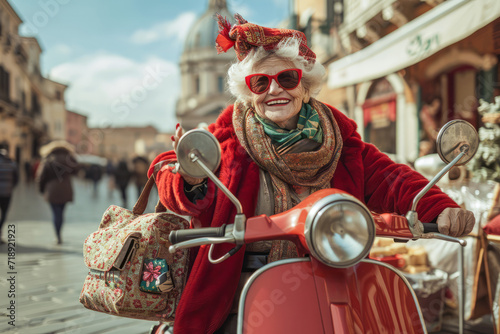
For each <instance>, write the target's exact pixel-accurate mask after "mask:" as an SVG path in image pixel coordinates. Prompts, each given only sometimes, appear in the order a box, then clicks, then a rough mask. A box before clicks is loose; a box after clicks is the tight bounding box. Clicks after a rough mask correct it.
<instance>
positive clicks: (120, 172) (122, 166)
mask: <svg viewBox="0 0 500 334" xmlns="http://www.w3.org/2000/svg"><path fill="white" fill-rule="evenodd" d="M131 177H132V173H131V172H130V170H129V169H128V165H127V161H125V160H120V162H118V166H116V169H115V184H116V186H117V187H118V189H120V193H121V196H122V201H123V207H124V208H126V207H127V187H128V184H129V182H130V178H131Z"/></svg>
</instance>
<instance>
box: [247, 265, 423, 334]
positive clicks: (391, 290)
mask: <svg viewBox="0 0 500 334" xmlns="http://www.w3.org/2000/svg"><path fill="white" fill-rule="evenodd" d="M238 333H239V334H242V333H245V334H251V333H264V334H265V333H325V334H327V333H328V334H333V333H363V334H365V333H425V323H424V321H423V318H422V313H421V311H420V307H419V305H418V301H417V299H416V296H415V293H414V292H413V290H412V289H411V286H410V285H409V283H408V281H407V280H406V279H405V278H404V277H403V276H402V275H401V274H400V272H399V271H397V270H395V269H394V268H392V267H390V266H388V265H385V264H383V263H380V262H377V261H373V260H364V261H362V262H360V263H358V264H357V265H356V266H353V267H351V268H345V269H344V268H343V269H339V268H331V267H327V266H325V265H324V264H322V263H321V262H318V261H317V260H315V259H314V258H297V259H287V260H281V261H277V262H273V263H271V264H268V265H266V266H265V267H263V268H261V269H259V270H258V271H256V272H255V273H254V274H253V275H252V276H251V277H250V279H249V280H248V282H247V284H246V285H245V288H244V289H243V292H242V294H241V297H240V303H239V311H238Z"/></svg>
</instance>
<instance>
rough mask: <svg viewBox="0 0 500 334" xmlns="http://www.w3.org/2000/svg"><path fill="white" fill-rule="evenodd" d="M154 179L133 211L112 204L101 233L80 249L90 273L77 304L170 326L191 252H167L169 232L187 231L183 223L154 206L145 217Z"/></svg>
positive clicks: (88, 238) (161, 207) (98, 232)
mask: <svg viewBox="0 0 500 334" xmlns="http://www.w3.org/2000/svg"><path fill="white" fill-rule="evenodd" d="M153 184H154V178H153V176H151V177H150V179H149V180H148V183H147V184H146V186H145V187H144V190H143V192H142V193H141V196H140V197H139V199H138V201H137V203H136V205H135V206H134V209H133V211H129V210H127V209H124V208H121V207H118V206H115V205H112V206H110V207H109V208H108V209H107V210H106V212H105V213H104V215H103V217H102V221H101V224H100V225H99V229H98V230H97V231H96V232H94V233H92V234H90V235H89V236H88V237H87V239H86V240H85V242H84V245H83V256H84V261H85V265H86V266H87V267H88V268H89V273H88V275H87V278H86V279H85V282H84V284H83V289H82V292H81V294H80V302H81V303H82V304H83V305H84V306H85V307H86V308H88V309H90V310H94V311H98V312H103V313H108V314H112V315H117V316H122V317H128V318H136V319H142V320H154V321H161V322H166V323H172V322H173V321H174V316H175V309H176V306H177V304H178V303H179V300H180V298H181V293H182V290H183V288H184V285H185V282H186V278H187V273H188V265H189V263H188V260H189V250H178V251H177V252H176V253H174V254H170V253H169V252H168V247H169V246H170V243H169V241H168V236H169V234H170V231H173V230H178V229H187V228H189V222H188V221H187V220H185V219H184V218H182V217H180V216H178V215H175V214H172V213H167V212H158V211H160V210H161V209H163V211H164V210H165V209H164V208H163V206H162V205H161V203H158V206H157V208H156V212H155V213H149V214H143V212H144V210H145V208H146V205H147V201H148V197H149V193H150V191H151V188H152V187H153Z"/></svg>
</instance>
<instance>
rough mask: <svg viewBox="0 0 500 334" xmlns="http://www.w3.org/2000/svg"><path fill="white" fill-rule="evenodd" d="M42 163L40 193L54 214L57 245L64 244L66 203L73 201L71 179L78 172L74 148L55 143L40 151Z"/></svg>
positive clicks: (39, 178) (38, 175)
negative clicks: (63, 227) (62, 233)
mask: <svg viewBox="0 0 500 334" xmlns="http://www.w3.org/2000/svg"><path fill="white" fill-rule="evenodd" d="M40 154H41V156H42V161H41V163H40V167H39V168H38V173H37V178H36V179H37V183H38V185H39V190H40V192H41V193H42V194H43V195H44V197H45V199H46V200H47V202H49V204H50V207H51V209H52V214H53V222H54V228H55V232H56V236H57V244H58V245H60V244H61V243H62V238H61V229H62V225H63V222H64V208H65V206H66V203H68V202H72V201H73V185H72V183H71V177H72V176H73V175H75V174H76V173H77V172H78V162H77V161H76V158H75V156H74V149H73V146H72V145H71V144H69V143H67V142H65V141H60V140H58V141H53V142H51V143H49V144H47V145H45V146H43V147H42V148H41V149H40Z"/></svg>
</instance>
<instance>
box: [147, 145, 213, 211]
mask: <svg viewBox="0 0 500 334" xmlns="http://www.w3.org/2000/svg"><path fill="white" fill-rule="evenodd" d="M162 161H167V162H169V163H175V162H176V161H177V158H176V156H175V152H174V151H168V152H165V153H162V154H160V155H158V156H157V157H156V158H155V159H154V161H153V162H152V164H151V166H150V167H149V171H148V176H150V175H151V174H152V173H153V171H154V166H155V165H156V164H157V163H160V162H162ZM171 170H172V166H171V165H169V164H165V165H164V166H163V167H162V168H161V169H160V170H159V171H158V173H157V174H156V186H157V187H158V194H159V196H160V201H161V202H162V204H163V205H164V206H165V207H166V208H167V209H169V210H172V211H173V212H175V213H177V214H180V215H185V216H194V217H196V216H198V215H200V214H201V213H202V212H203V211H205V210H206V209H207V208H208V207H209V206H210V205H212V203H213V199H214V193H215V185H214V184H213V182H212V181H210V180H209V181H208V182H207V186H208V189H207V194H206V195H205V197H204V198H203V199H201V200H197V201H196V204H194V203H192V202H191V201H190V200H189V199H188V198H187V197H186V194H185V193H184V179H183V178H182V176H181V175H180V174H178V173H177V174H174V173H172V172H171Z"/></svg>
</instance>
